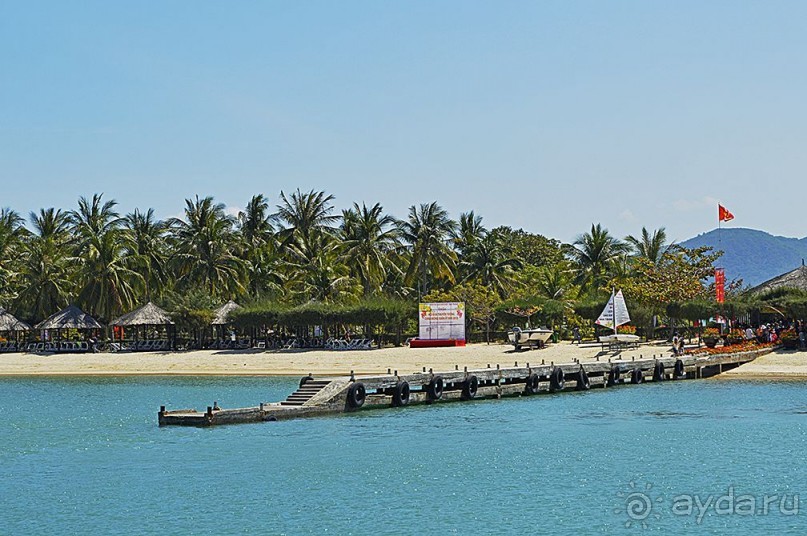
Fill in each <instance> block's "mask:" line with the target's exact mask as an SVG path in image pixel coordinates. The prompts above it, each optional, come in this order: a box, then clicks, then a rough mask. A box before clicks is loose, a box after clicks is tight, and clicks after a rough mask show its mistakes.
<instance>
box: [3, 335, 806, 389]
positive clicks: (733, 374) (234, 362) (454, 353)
mask: <svg viewBox="0 0 807 536" xmlns="http://www.w3.org/2000/svg"><path fill="white" fill-rule="evenodd" d="M662 354H663V355H666V356H669V355H670V352H669V348H668V347H667V345H666V344H662V345H659V344H647V343H645V344H642V345H640V346H639V347H638V348H636V349H630V350H625V351H622V352H609V351H603V350H602V349H601V346H600V345H599V344H596V345H595V344H591V343H589V344H584V345H583V346H578V345H573V344H571V343H569V342H561V343H557V344H551V345H549V346H548V347H546V348H544V349H541V350H522V351H520V352H516V351H515V350H514V349H513V347H512V346H510V345H505V344H491V345H487V344H484V343H482V344H471V345H468V346H465V347H448V348H408V347H397V348H383V349H376V350H356V351H332V350H275V351H263V350H240V351H239V350H196V351H189V352H140V353H139V352H126V353H123V352H121V353H98V354H18V353H13V354H11V353H10V354H0V379H2V378H9V379H12V378H34V377H37V378H46V377H53V378H60V377H61V378H70V377H99V378H103V377H106V378H111V377H116V376H120V377H133V376H143V377H160V376H162V377H181V376H185V377H194V376H196V377H215V376H221V377H225V376H231V377H297V376H305V375H307V374H313V375H314V376H318V377H338V376H347V375H349V374H350V373H351V371H352V372H353V373H354V374H355V375H357V376H366V375H378V374H387V373H392V372H393V371H396V370H397V371H398V372H400V373H401V374H411V373H415V372H422V371H423V369H424V368H425V369H426V370H429V369H433V370H435V371H439V372H449V371H452V370H462V369H463V368H464V367H468V368H469V369H484V368H487V367H488V366H491V367H494V368H495V367H496V366H497V365H500V366H503V367H505V366H513V365H514V364H516V363H518V364H521V365H526V364H529V363H532V364H533V365H540V364H544V363H545V364H553V363H557V364H569V363H574V362H583V363H584V362H590V361H598V360H601V361H608V360H620V359H621V360H623V361H630V360H632V359H633V358H636V359H639V358H641V357H644V358H647V357H651V356H656V355H659V356H661V355H662ZM388 371H389V372H388ZM716 378H718V379H725V380H757V381H807V352H792V351H782V350H777V351H774V352H772V353H770V354H767V355H764V356H761V357H759V358H757V359H756V360H754V361H753V362H751V363H746V364H745V365H742V366H740V367H738V368H735V369H732V370H728V371H726V372H724V373H722V374H720V375H719V376H717V377H716Z"/></svg>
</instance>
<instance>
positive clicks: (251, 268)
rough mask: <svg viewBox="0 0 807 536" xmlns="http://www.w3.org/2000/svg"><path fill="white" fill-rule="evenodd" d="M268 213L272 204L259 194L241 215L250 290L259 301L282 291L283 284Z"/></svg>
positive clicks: (243, 251) (239, 224)
mask: <svg viewBox="0 0 807 536" xmlns="http://www.w3.org/2000/svg"><path fill="white" fill-rule="evenodd" d="M268 212H269V203H268V202H267V201H266V198H265V197H264V196H263V194H258V195H254V196H252V199H250V200H249V203H247V206H246V208H245V209H244V210H243V211H241V212H239V213H238V227H239V231H240V233H241V238H242V252H241V257H242V258H243V259H245V260H246V261H248V262H247V270H248V272H249V289H250V292H251V294H252V297H253V298H255V299H259V298H260V297H261V294H262V293H263V292H266V291H274V290H279V289H281V288H282V284H283V278H282V277H281V274H280V272H279V270H278V266H279V254H278V249H279V248H278V247H277V242H276V240H275V237H274V234H273V233H274V229H273V228H272V223H271V216H270V215H269V213H268Z"/></svg>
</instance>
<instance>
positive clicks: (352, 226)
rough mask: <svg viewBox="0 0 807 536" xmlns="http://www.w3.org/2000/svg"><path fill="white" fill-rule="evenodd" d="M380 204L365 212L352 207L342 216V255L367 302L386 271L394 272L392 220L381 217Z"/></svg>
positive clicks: (364, 208)
mask: <svg viewBox="0 0 807 536" xmlns="http://www.w3.org/2000/svg"><path fill="white" fill-rule="evenodd" d="M382 213H383V208H382V207H381V205H380V204H379V203H376V204H375V205H373V206H372V207H370V208H368V207H367V205H365V204H364V203H362V205H361V207H360V206H359V204H358V203H353V208H352V209H349V210H345V211H344V212H343V213H342V229H341V231H342V235H341V238H342V244H341V245H342V251H343V253H344V256H345V258H346V259H347V262H348V265H349V266H350V267H351V269H352V270H353V272H354V273H356V274H357V275H358V278H359V280H360V281H361V285H362V288H363V289H364V297H365V298H367V297H369V296H370V294H371V293H372V291H373V289H376V290H377V289H378V288H379V287H380V285H381V283H382V282H383V281H384V279H385V278H386V276H387V272H388V271H389V270H397V269H398V267H397V265H396V264H395V263H394V260H395V259H394V254H395V249H396V247H398V246H399V242H398V229H397V228H396V227H395V218H393V217H392V216H390V215H384V214H382Z"/></svg>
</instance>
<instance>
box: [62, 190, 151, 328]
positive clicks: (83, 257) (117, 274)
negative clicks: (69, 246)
mask: <svg viewBox="0 0 807 536" xmlns="http://www.w3.org/2000/svg"><path fill="white" fill-rule="evenodd" d="M116 206H117V201H115V200H114V199H110V200H109V201H104V200H103V194H94V195H93V196H92V199H87V198H86V197H80V198H79V201H78V209H76V210H74V211H71V212H70V213H69V215H68V220H69V222H70V224H71V226H72V235H73V240H74V241H75V242H76V246H75V258H76V262H77V264H78V268H79V269H78V273H77V274H76V276H77V278H78V284H79V291H78V296H77V299H78V302H79V305H81V306H82V307H83V308H84V309H85V310H87V311H88V312H89V313H91V314H93V315H95V316H98V317H100V318H102V319H104V320H107V321H109V320H112V319H113V318H114V317H115V316H117V315H120V314H122V313H123V312H124V311H125V310H126V309H129V308H131V307H132V306H133V305H134V304H135V301H136V288H137V287H141V286H143V277H142V276H141V275H140V274H138V273H137V272H136V271H134V270H133V269H132V264H133V263H132V259H131V257H129V256H128V255H126V253H127V250H126V248H125V244H124V238H125V234H124V232H123V230H122V228H121V221H122V220H121V218H120V214H119V213H118V212H117V210H115V207H116Z"/></svg>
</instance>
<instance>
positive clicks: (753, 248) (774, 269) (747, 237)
mask: <svg viewBox="0 0 807 536" xmlns="http://www.w3.org/2000/svg"><path fill="white" fill-rule="evenodd" d="M720 233H721V235H720V241H718V231H717V229H715V230H713V231H709V232H708V233H704V234H701V235H698V236H696V237H694V238H690V239H689V240H687V241H685V242H682V243H681V245H682V246H684V247H688V248H694V247H700V246H711V247H713V248H714V249H715V250H722V251H723V252H724V254H723V257H721V258H720V261H719V262H720V265H721V266H723V267H724V268H725V269H726V279H727V280H732V279H737V278H742V279H743V283H744V284H745V285H750V286H755V285H758V284H760V283H762V282H763V281H767V280H768V279H771V278H772V277H776V276H777V275H781V274H783V273H785V272H789V271H790V270H793V269H794V268H796V267H798V266H800V265H801V263H802V259H807V238H801V239H799V238H788V237H784V236H773V235H771V234H768V233H766V232H764V231H758V230H756V229H742V228H729V229H723V230H722V231H720Z"/></svg>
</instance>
